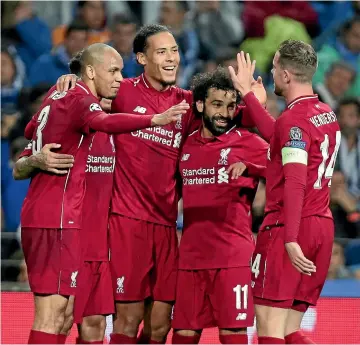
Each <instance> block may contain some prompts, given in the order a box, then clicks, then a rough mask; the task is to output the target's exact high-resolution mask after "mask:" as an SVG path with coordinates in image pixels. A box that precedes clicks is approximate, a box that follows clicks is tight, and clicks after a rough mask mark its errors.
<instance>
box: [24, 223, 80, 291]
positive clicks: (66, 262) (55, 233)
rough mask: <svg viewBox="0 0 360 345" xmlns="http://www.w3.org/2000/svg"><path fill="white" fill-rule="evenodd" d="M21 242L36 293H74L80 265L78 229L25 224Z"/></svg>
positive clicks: (33, 289) (31, 286)
mask: <svg viewBox="0 0 360 345" xmlns="http://www.w3.org/2000/svg"><path fill="white" fill-rule="evenodd" d="M21 244H22V248H23V251H24V257H25V262H26V265H27V271H28V276H29V284H30V288H31V291H32V292H33V293H38V294H50V295H63V296H70V295H74V294H75V290H76V285H77V281H78V271H79V266H80V231H79V230H78V229H65V230H60V229H37V228H22V229H21Z"/></svg>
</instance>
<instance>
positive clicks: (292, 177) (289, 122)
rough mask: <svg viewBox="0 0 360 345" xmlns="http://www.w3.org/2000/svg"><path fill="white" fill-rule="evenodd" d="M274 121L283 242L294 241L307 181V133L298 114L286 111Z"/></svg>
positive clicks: (308, 143)
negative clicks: (279, 162)
mask: <svg viewBox="0 0 360 345" xmlns="http://www.w3.org/2000/svg"><path fill="white" fill-rule="evenodd" d="M279 120H280V121H278V127H277V131H278V138H279V141H280V147H281V156H282V165H283V173H284V179H285V183H284V222H285V224H284V226H285V243H289V242H297V237H298V234H299V229H300V222H301V215H302V209H303V204H304V197H305V188H306V180H307V162H308V151H309V148H310V143H311V141H310V134H309V131H308V128H307V126H306V123H305V122H304V121H302V120H301V114H292V113H291V112H290V111H289V113H288V114H285V116H284V117H283V118H280V119H279Z"/></svg>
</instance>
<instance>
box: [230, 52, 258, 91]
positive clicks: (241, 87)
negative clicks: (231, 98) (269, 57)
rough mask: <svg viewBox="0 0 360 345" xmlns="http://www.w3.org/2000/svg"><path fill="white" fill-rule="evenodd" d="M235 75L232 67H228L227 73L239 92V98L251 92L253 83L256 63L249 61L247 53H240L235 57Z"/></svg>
mask: <svg viewBox="0 0 360 345" xmlns="http://www.w3.org/2000/svg"><path fill="white" fill-rule="evenodd" d="M236 59H237V73H236V72H235V69H234V68H233V67H232V66H229V72H230V76H231V79H232V82H233V84H234V87H235V89H236V90H237V91H238V92H240V94H241V96H244V95H246V94H247V93H249V92H250V91H251V85H252V83H253V82H254V72H255V65H256V61H255V60H254V61H251V59H250V55H249V53H246V56H245V53H244V52H243V51H241V52H240V53H238V54H237V56H236Z"/></svg>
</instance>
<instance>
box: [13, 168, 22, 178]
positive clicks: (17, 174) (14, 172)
mask: <svg viewBox="0 0 360 345" xmlns="http://www.w3.org/2000/svg"><path fill="white" fill-rule="evenodd" d="M12 176H13V178H14V180H22V179H23V178H22V177H21V175H20V174H19V171H18V170H17V169H16V167H14V169H13V171H12Z"/></svg>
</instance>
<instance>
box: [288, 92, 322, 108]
mask: <svg viewBox="0 0 360 345" xmlns="http://www.w3.org/2000/svg"><path fill="white" fill-rule="evenodd" d="M299 102H319V98H318V95H307V96H300V97H297V98H295V99H294V100H292V101H291V102H290V103H289V104H288V106H287V108H288V109H291V108H292V107H293V106H294V105H295V104H297V103H299Z"/></svg>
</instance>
